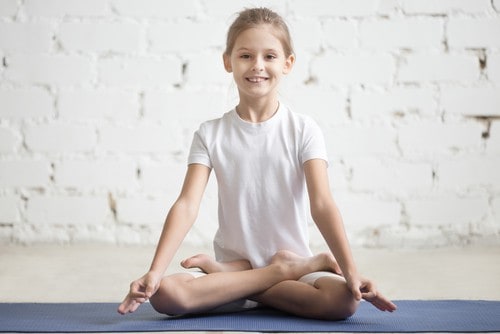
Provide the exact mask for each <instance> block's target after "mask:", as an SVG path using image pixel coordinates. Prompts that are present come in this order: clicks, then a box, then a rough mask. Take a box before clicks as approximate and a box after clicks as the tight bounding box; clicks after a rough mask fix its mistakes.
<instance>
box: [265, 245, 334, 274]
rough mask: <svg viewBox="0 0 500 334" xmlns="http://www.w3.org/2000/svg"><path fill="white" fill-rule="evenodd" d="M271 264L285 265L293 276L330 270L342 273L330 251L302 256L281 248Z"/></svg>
mask: <svg viewBox="0 0 500 334" xmlns="http://www.w3.org/2000/svg"><path fill="white" fill-rule="evenodd" d="M271 264H278V265H284V266H285V268H284V269H285V270H287V271H288V272H289V273H290V275H292V277H294V279H295V278H299V277H301V276H303V275H306V274H309V273H312V272H315V271H330V272H333V273H338V274H341V271H340V267H339V265H338V264H337V261H335V258H334V257H333V255H331V254H330V253H326V252H325V253H320V254H318V255H315V256H312V257H302V256H299V255H297V254H295V253H293V252H291V251H287V250H280V251H278V252H276V254H275V255H274V256H273V257H272V258H271Z"/></svg>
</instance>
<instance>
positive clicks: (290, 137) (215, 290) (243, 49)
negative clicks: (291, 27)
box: [118, 8, 396, 320]
mask: <svg viewBox="0 0 500 334" xmlns="http://www.w3.org/2000/svg"><path fill="white" fill-rule="evenodd" d="M223 61H224V67H225V69H226V71H228V72H229V73H232V74H233V77H234V81H235V82H236V86H237V88H238V92H239V98H240V101H239V104H238V105H237V106H236V107H235V108H234V109H233V110H231V111H229V112H227V113H226V114H224V115H223V116H222V117H221V118H219V119H216V120H212V121H208V122H205V123H203V124H202V125H201V127H200V128H199V130H198V131H197V132H196V133H195V135H194V139H193V143H192V146H191V150H190V153H189V158H188V169H187V173H186V176H185V180H184V185H183V187H182V190H181V193H180V195H179V197H178V199H177V200H176V202H175V203H174V205H173V206H172V208H171V209H170V211H169V213H168V215H167V218H166V222H165V225H164V228H163V231H162V234H161V237H160V240H159V243H158V246H157V249H156V253H155V255H154V259H153V262H152V264H151V268H150V270H149V271H148V272H147V273H146V274H145V275H144V276H143V277H141V278H139V279H138V280H136V281H134V282H132V284H131V286H130V292H129V293H128V295H127V296H126V297H125V299H124V301H123V302H122V304H121V305H120V306H119V308H118V312H119V313H121V314H125V313H129V312H134V311H135V310H136V309H137V308H138V307H139V305H140V304H142V303H144V302H146V301H147V300H150V302H151V304H152V306H153V307H154V308H155V309H156V310H157V311H158V312H161V313H165V314H169V315H181V314H188V313H197V312H206V311H211V310H214V309H216V308H219V307H221V306H226V309H227V308H228V307H229V308H232V307H236V306H235V305H236V304H239V305H240V306H242V307H251V306H255V305H256V304H263V305H266V306H270V307H274V308H277V309H280V310H283V311H287V312H290V313H293V314H295V315H299V316H303V317H310V318H318V319H332V320H338V319H344V318H346V317H349V316H350V315H352V314H353V313H354V312H355V310H356V308H357V306H358V304H359V301H360V300H361V298H363V299H365V300H367V301H369V302H371V303H372V304H373V305H374V306H376V307H377V308H379V309H380V310H382V311H391V312H392V311H394V310H395V309H396V306H395V305H394V304H393V303H392V302H391V301H389V300H388V299H386V298H385V297H384V296H382V295H381V294H380V293H378V292H377V290H376V288H375V286H374V284H373V283H372V282H371V281H370V280H368V279H365V278H363V277H361V276H360V275H359V274H358V271H357V269H356V266H355V263H354V260H353V257H352V255H351V251H350V247H349V244H348V241H347V239H346V236H345V231H344V227H343V222H342V218H341V216H340V213H339V211H338V209H337V206H336V205H335V203H334V201H333V199H332V197H331V192H330V189H329V186H328V185H329V182H328V175H327V153H326V149H325V144H324V140H323V136H322V133H321V130H320V129H319V127H318V126H317V124H316V123H314V122H313V121H312V120H311V119H310V118H308V117H306V116H304V115H300V114H295V113H293V112H291V111H290V110H289V109H288V108H287V107H286V106H284V105H283V104H281V103H280V101H279V99H278V86H279V83H280V81H281V79H282V77H283V76H284V75H286V74H288V73H289V72H290V71H291V70H292V67H293V65H294V61H295V56H294V53H293V49H292V45H291V39H290V35H289V31H288V28H287V26H286V24H285V23H284V21H283V19H282V18H281V17H280V16H279V15H277V14H276V13H274V12H273V11H271V10H269V9H266V8H254V9H247V10H244V11H243V12H241V13H240V14H239V16H238V17H237V19H236V20H235V21H234V23H233V24H232V25H231V27H230V29H229V31H228V35H227V45H226V50H225V52H224V54H223ZM212 170H213V171H214V172H215V175H216V178H217V184H218V192H219V229H218V231H217V234H216V236H215V240H214V250H215V256H216V259H215V260H214V259H212V258H211V257H209V256H207V255H197V256H194V257H191V258H188V259H186V260H184V261H183V262H182V266H183V267H185V268H194V267H197V268H200V269H201V270H202V271H203V273H194V272H185V273H179V274H174V275H171V276H167V277H163V274H164V273H165V270H166V268H167V266H168V265H169V263H170V261H171V260H172V258H173V256H174V254H175V252H176V251H177V249H178V247H179V246H180V244H181V242H182V240H183V239H184V237H185V235H186V234H187V232H188V231H189V229H190V228H191V226H192V224H193V223H194V221H195V219H196V216H197V214H198V209H199V205H200V201H201V198H202V195H203V193H204V190H205V187H206V184H207V181H208V178H209V175H210V173H211V171H212ZM307 195H308V197H309V202H310V210H311V214H312V218H313V220H314V222H315V223H316V225H317V227H318V228H319V230H320V232H321V234H322V235H323V237H324V238H325V240H326V243H327V244H328V246H329V248H330V250H331V252H332V253H333V254H334V255H335V258H334V257H333V255H332V254H331V253H322V254H318V255H315V256H312V253H311V251H310V249H309V244H308V233H307V214H308V212H307V209H306V208H307V202H306V201H307ZM336 259H337V260H338V263H337V260H336Z"/></svg>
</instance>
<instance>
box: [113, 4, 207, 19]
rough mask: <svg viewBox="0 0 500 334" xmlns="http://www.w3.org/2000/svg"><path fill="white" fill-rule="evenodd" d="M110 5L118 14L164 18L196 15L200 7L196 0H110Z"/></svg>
mask: <svg viewBox="0 0 500 334" xmlns="http://www.w3.org/2000/svg"><path fill="white" fill-rule="evenodd" d="M111 6H112V7H113V9H114V10H115V11H116V12H117V13H118V14H119V15H124V16H132V17H141V18H144V17H148V18H149V17H155V18H164V19H175V18H187V17H196V16H197V15H198V12H199V10H200V8H199V7H198V6H199V5H198V1H196V0H185V1H181V2H172V1H163V0H143V1H141V2H137V1H135V0H112V1H111Z"/></svg>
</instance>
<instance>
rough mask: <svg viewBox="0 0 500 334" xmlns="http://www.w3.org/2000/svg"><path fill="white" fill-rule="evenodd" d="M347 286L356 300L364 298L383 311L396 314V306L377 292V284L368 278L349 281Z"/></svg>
mask: <svg viewBox="0 0 500 334" xmlns="http://www.w3.org/2000/svg"><path fill="white" fill-rule="evenodd" d="M347 285H348V287H349V289H350V290H351V292H352V294H353V295H354V298H356V300H361V298H363V299H364V300H366V301H367V302H370V303H372V304H373V306H375V307H376V308H378V309H379V310H381V311H389V312H394V311H395V310H396V308H397V307H396V305H395V304H394V303H393V302H391V301H390V300H389V299H387V298H386V297H384V296H383V295H382V294H381V293H380V292H378V291H377V288H376V287H375V284H374V283H373V282H372V281H370V280H369V279H367V278H364V277H357V278H351V279H347Z"/></svg>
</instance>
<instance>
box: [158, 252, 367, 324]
mask: <svg viewBox="0 0 500 334" xmlns="http://www.w3.org/2000/svg"><path fill="white" fill-rule="evenodd" d="M182 265H183V266H184V267H185V268H193V267H198V268H200V269H202V270H203V271H204V272H206V273H207V275H205V276H201V277H197V278H195V277H193V276H192V275H191V274H189V273H184V274H175V275H171V276H167V277H164V278H163V279H162V281H161V284H160V288H159V289H158V291H157V292H156V294H155V295H153V296H152V297H151V299H150V302H151V304H152V306H153V307H154V308H155V309H156V310H157V311H158V312H160V313H165V314H175V315H180V314H188V313H197V312H203V311H208V310H211V309H214V308H216V307H218V306H221V305H223V304H227V303H229V302H232V301H235V300H238V299H245V298H247V299H251V300H254V301H257V302H260V303H262V304H265V305H267V306H271V307H274V308H277V309H280V310H283V311H286V312H289V313H292V314H295V315H298V316H303V317H309V318H318V319H329V320H339V319H344V318H346V317H348V316H350V315H352V314H353V313H354V312H355V311H356V308H357V306H358V302H357V301H356V300H355V299H354V297H353V296H352V294H351V292H350V291H349V290H348V289H347V286H346V283H345V280H344V279H343V277H341V276H335V275H330V276H326V277H321V278H319V279H317V280H316V281H315V283H314V286H313V285H310V284H307V283H304V282H299V281H298V279H299V278H301V277H302V276H304V275H306V274H309V273H312V272H317V271H330V272H334V271H336V270H338V267H337V266H336V263H335V261H334V260H333V257H332V256H331V255H329V254H327V253H322V254H319V255H316V256H313V257H309V258H303V257H299V256H297V255H295V254H293V253H291V252H287V251H280V252H278V253H277V254H276V255H275V256H274V257H273V259H272V261H271V263H270V264H269V265H268V266H267V267H263V268H259V269H252V268H251V266H250V263H248V261H245V260H241V261H235V262H230V263H219V262H216V261H215V260H213V259H212V258H210V257H208V256H207V255H197V256H194V257H191V258H188V259H186V260H184V261H183V262H182Z"/></svg>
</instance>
